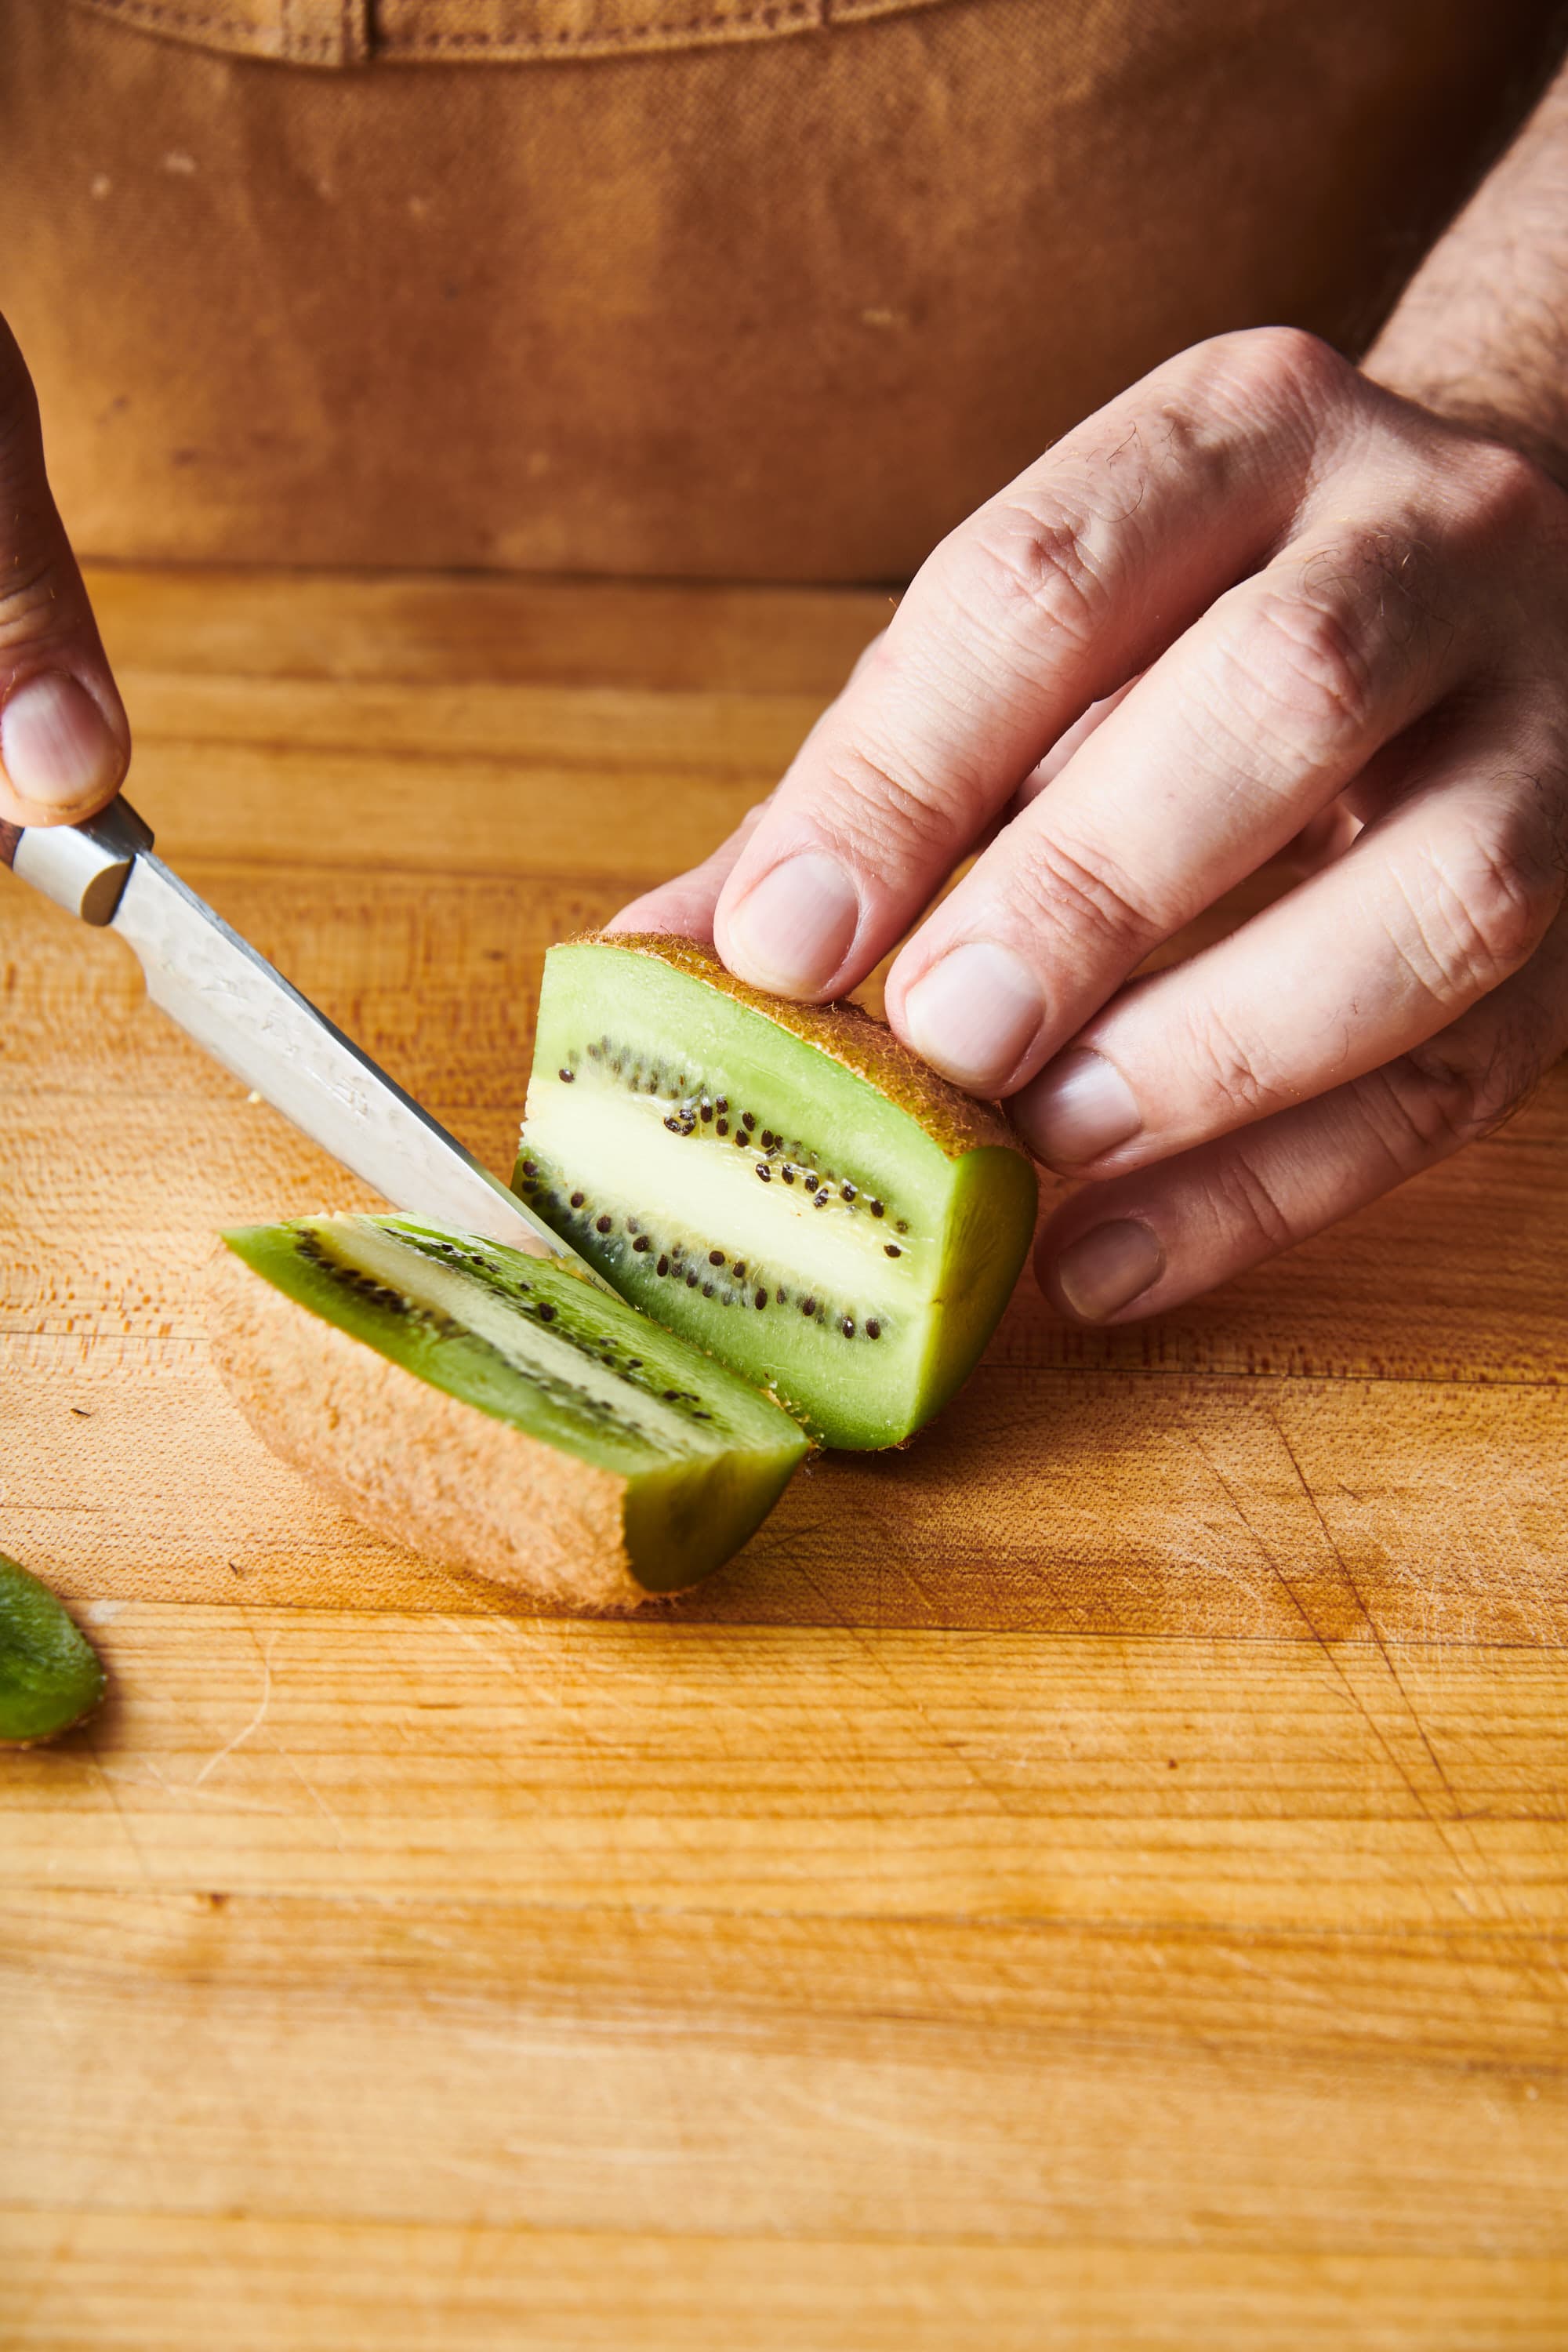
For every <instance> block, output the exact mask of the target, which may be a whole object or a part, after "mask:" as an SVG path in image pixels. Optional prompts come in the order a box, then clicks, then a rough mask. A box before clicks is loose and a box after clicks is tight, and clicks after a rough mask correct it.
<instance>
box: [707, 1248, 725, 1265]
mask: <svg viewBox="0 0 1568 2352" xmlns="http://www.w3.org/2000/svg"><path fill="white" fill-rule="evenodd" d="M708 1263H709V1265H723V1263H724V1253H723V1251H722V1250H710V1251H709V1253H708Z"/></svg>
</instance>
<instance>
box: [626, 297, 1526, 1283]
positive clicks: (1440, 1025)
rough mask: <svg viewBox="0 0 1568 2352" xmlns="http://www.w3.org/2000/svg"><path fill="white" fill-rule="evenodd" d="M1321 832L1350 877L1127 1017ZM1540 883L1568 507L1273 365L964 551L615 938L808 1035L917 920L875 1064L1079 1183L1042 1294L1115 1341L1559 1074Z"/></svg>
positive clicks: (1255, 347) (1089, 439) (1045, 487)
mask: <svg viewBox="0 0 1568 2352" xmlns="http://www.w3.org/2000/svg"><path fill="white" fill-rule="evenodd" d="M1129 681H1131V684H1129ZM1097 706H1099V707H1098V708H1097ZM1086 714H1087V716H1086ZM1053 747H1055V748H1054V749H1053ZM1309 828H1310V830H1311V831H1312V832H1313V833H1315V834H1316V835H1318V836H1319V838H1320V839H1324V838H1331V839H1332V840H1333V842H1334V844H1335V845H1336V847H1338V848H1339V851H1340V854H1339V855H1337V856H1333V857H1332V858H1331V861H1330V862H1328V863H1327V864H1324V865H1321V867H1320V869H1319V870H1318V871H1316V872H1315V873H1313V874H1311V875H1310V877H1309V878H1307V879H1305V880H1303V881H1302V882H1301V883H1300V885H1299V886H1298V887H1296V888H1294V889H1293V890H1292V891H1290V892H1289V895H1288V896H1287V897H1285V898H1283V899H1282V900H1280V901H1279V902H1278V903H1277V904H1275V905H1274V906H1272V907H1271V908H1268V910H1267V911H1265V912H1264V913H1262V914H1259V915H1258V916H1256V917H1254V918H1253V919H1252V920H1250V921H1249V922H1247V923H1246V924H1245V925H1244V926H1243V927H1242V928H1241V929H1239V930H1238V931H1236V932H1235V933H1233V934H1232V935H1231V936H1230V937H1229V938H1228V939H1226V940H1222V941H1221V942H1220V943H1219V944H1218V945H1216V946H1213V947H1210V948H1207V949H1205V950H1203V951H1202V952H1200V953H1198V954H1196V955H1194V956H1192V957H1190V958H1189V959H1188V960H1187V961H1184V962H1182V963H1180V964H1178V965H1176V966H1173V968H1171V969H1169V970H1166V971H1161V972H1159V973H1157V974H1155V975H1153V976H1152V977H1145V978H1143V979H1141V980H1131V979H1130V975H1131V973H1132V971H1134V969H1135V968H1136V967H1137V966H1138V965H1139V964H1140V963H1141V962H1142V961H1143V959H1144V958H1145V957H1146V956H1147V955H1148V954H1149V952H1150V950H1152V949H1153V948H1155V947H1156V946H1158V945H1159V944H1160V943H1161V942H1162V941H1163V940H1168V939H1170V938H1171V937H1172V936H1173V933H1175V932H1177V931H1178V930H1180V929H1182V927H1183V926H1184V925H1185V924H1186V923H1188V922H1189V921H1191V920H1192V919H1194V917H1195V916H1197V915H1199V914H1201V913H1202V912H1203V910H1204V909H1205V908H1207V907H1209V906H1210V905H1212V903H1213V902H1214V901H1215V899H1216V898H1219V897H1220V896H1221V895H1222V894H1223V893H1224V892H1225V891H1226V890H1228V889H1229V888H1230V887H1232V886H1233V885H1235V884H1236V883H1237V882H1239V881H1240V880H1241V879H1242V878H1243V877H1246V876H1247V875H1248V874H1250V873H1252V872H1253V871H1255V870H1256V869H1257V868H1258V866H1260V865H1262V864H1263V863H1264V862H1265V861H1266V860H1267V859H1268V858H1270V857H1272V856H1275V855H1276V854H1277V853H1279V852H1280V851H1282V850H1284V849H1285V848H1286V847H1287V845H1289V844H1290V843H1291V842H1292V841H1293V840H1296V839H1297V838H1299V837H1300V835H1302V834H1303V831H1304V829H1309ZM976 849H978V851H979V855H978V856H977V858H976V861H975V863H974V865H973V868H972V869H971V870H970V872H969V873H968V874H966V875H965V876H964V877H963V879H962V880H961V881H960V882H959V883H958V884H957V886H956V887H955V888H953V890H952V892H951V894H950V895H949V896H948V897H946V898H943V899H942V901H941V903H940V904H937V905H935V906H934V907H933V906H932V905H931V901H932V899H933V898H934V897H935V894H936V893H937V892H938V891H939V890H940V889H941V888H942V885H943V884H944V882H945V881H946V880H947V878H948V877H949V875H950V874H951V872H952V869H953V868H954V867H955V866H957V865H959V864H960V863H961V862H962V861H963V859H964V858H965V857H966V856H969V855H970V854H971V853H972V852H973V851H975V850H976ZM1565 857H1568V498H1564V496H1563V493H1562V492H1561V491H1560V490H1559V489H1558V488H1556V487H1555V486H1554V485H1553V483H1552V481H1551V480H1550V479H1549V478H1547V476H1546V475H1545V474H1543V473H1542V472H1541V471H1539V470H1538V469H1537V467H1535V466H1534V465H1533V464H1532V463H1531V462H1530V461H1529V460H1527V459H1526V458H1525V457H1522V456H1521V455H1519V454H1518V453H1517V452H1516V451H1514V450H1512V449H1511V448H1510V447H1507V446H1503V445H1502V444H1501V443H1499V442H1494V441H1489V440H1486V439H1484V438H1482V437H1480V436H1479V435H1477V434H1475V433H1473V432H1469V431H1467V430H1464V429H1462V428H1460V427H1458V426H1456V425H1451V424H1449V423H1447V422H1445V421H1443V420H1442V419H1440V418H1439V417H1437V416H1436V415H1433V414H1431V413H1430V412H1429V411H1427V410H1425V409H1423V408H1419V407H1417V406H1415V405H1414V404H1411V403H1409V402H1407V401H1405V400H1402V399H1400V398H1398V397H1396V396H1395V395H1394V394H1393V393H1391V392H1387V391H1385V390H1384V389H1383V388H1381V387H1380V386H1379V385H1377V384H1375V383H1373V382H1371V381H1370V380H1369V379H1368V378H1367V377H1366V376H1364V375H1363V374H1361V373H1358V372H1357V371H1356V370H1354V369H1353V368H1352V367H1351V366H1350V365H1349V364H1348V363H1347V362H1344V361H1342V359H1340V358H1339V357H1338V356H1337V355H1336V354H1335V353H1334V352H1331V350H1330V349H1329V348H1328V347H1327V346H1326V345H1324V344H1322V343H1320V342H1318V341H1316V340H1315V339H1313V338H1312V337H1310V336H1308V335H1305V334H1302V333H1299V332H1297V331H1292V330H1283V329H1268V330H1264V331H1252V332H1247V333H1242V334H1237V335H1232V336H1226V337H1223V338H1220V339H1219V340H1217V341H1213V342H1209V343H1205V344H1201V345H1199V346H1197V347H1196V348H1195V349H1194V350H1192V351H1190V352H1185V353H1184V354H1183V355H1182V356H1181V357H1180V358H1178V359H1176V360H1174V361H1173V362H1170V364H1168V365H1167V366H1164V367H1163V368H1160V369H1158V370H1157V371H1156V372H1155V373H1153V374H1152V375H1150V376H1148V377H1146V378H1145V379H1144V380H1143V381H1142V383H1138V384H1136V385H1134V386H1133V387H1132V389H1131V391H1130V392H1128V393H1126V394H1123V395H1122V396H1121V398H1120V399H1118V400H1116V401H1113V402H1112V403H1111V404H1110V405H1109V406H1108V407H1106V408H1104V409H1102V410H1100V412H1099V414H1098V415H1094V416H1092V417H1090V418H1089V420H1088V421H1087V423H1085V424H1084V425H1080V426H1079V428H1078V429H1077V430H1076V431H1075V432H1073V433H1072V434H1070V435H1068V436H1067V438H1066V439H1065V440H1063V441H1062V442H1060V443H1059V444H1058V446H1057V447H1056V448H1054V449H1053V450H1052V451H1051V452H1050V453H1049V454H1048V455H1047V457H1043V458H1042V459H1041V460H1040V461H1039V463H1038V464H1037V465H1036V466H1033V467H1030V468H1029V470H1028V471H1027V472H1026V473H1025V474H1023V475H1022V476H1020V477H1019V478H1018V479H1017V480H1016V481H1015V482H1014V483H1013V484H1011V485H1010V486H1009V488H1006V489H1005V490H1004V491H1003V492H1001V493H1000V495H999V496H998V497H996V498H995V499H992V500H991V501H990V502H989V503H988V504H987V505H986V506H984V507H983V508H981V509H980V510H979V511H978V513H976V514H975V515H973V516H972V517H971V518H970V520H968V521H967V522H965V523H964V524H963V525H962V526H961V527H960V528H959V530H956V531H954V532H953V533H952V536H951V538H949V539H948V540H947V541H944V542H943V544H942V546H941V547H939V548H938V549H937V551H936V552H935V553H934V554H933V555H932V556H931V559H930V561H929V562H927V564H926V565H925V567H924V568H923V570H922V571H921V572H920V574H919V575H918V577H917V578H916V580H915V581H914V583H913V584H912V585H911V587H910V590H909V593H908V594H907V595H906V596H905V598H904V600H903V602H902V604H901V605H900V609H899V611H898V613H897V614H896V616H895V618H894V620H893V622H892V624H891V625H890V626H889V629H888V630H887V632H886V633H885V635H883V636H882V637H881V638H879V640H878V641H877V643H876V644H875V646H872V647H871V648H869V649H868V654H867V655H866V656H864V657H863V658H862V661H861V664H860V666H859V667H858V670H857V672H856V674H855V676H854V677H852V678H851V680H850V682H849V684H848V686H847V688H846V689H845V691H844V692H843V694H842V695H841V696H840V697H839V698H838V700H837V702H836V703H835V704H834V705H833V706H832V708H831V709H829V710H828V711H827V712H826V714H825V715H824V717H823V719H821V720H820V721H819V723H818V724H817V726H816V729H815V730H814V731H813V733H812V734H811V736H810V738H809V739H808V740H807V741H806V743H805V746H804V747H803V749H802V751H801V752H800V754H799V756H798V757H797V758H796V760H795V762H794V764H793V766H792V767H791V769H790V771H789V772H788V774H787V775H786V776H785V777H784V781H783V782H782V783H781V784H780V785H779V787H778V789H777V790H776V792H775V793H773V795H772V797H771V799H770V800H769V801H768V802H767V803H765V804H764V806H763V809H762V810H761V811H754V812H753V813H752V817H751V818H749V819H748V821H747V823H746V824H744V825H743V826H742V828H741V831H740V832H739V833H738V834H736V835H734V836H733V837H732V839H731V841H730V842H729V843H727V844H725V845H724V847H723V849H721V851H720V852H718V853H717V854H716V856H714V857H713V858H711V859H710V861H709V862H708V864H707V865H706V866H703V867H701V868H700V869H699V870H698V871H697V872H696V873H694V874H691V875H688V876H685V877H681V878H680V879H679V880H678V881H676V882H674V883H671V884H669V885H668V886H666V887H665V888H664V889H662V890H658V891H655V892H653V893H651V894H650V895H649V896H648V897H647V898H643V899H640V900H638V901H637V903H636V904H635V906H633V907H631V908H627V909H626V911H625V913H624V915H623V916H621V917H620V918H618V919H617V920H618V921H619V922H620V923H621V924H622V925H623V926H626V927H630V926H632V925H637V926H640V927H645V928H653V927H661V926H662V927H666V928H681V929H690V930H694V931H698V932H700V933H707V932H710V933H711V936H712V937H713V939H714V940H715V941H716V943H717V945H718V948H719V950H720V952H721V955H722V956H723V958H724V960H725V961H726V962H727V963H728V964H729V965H730V966H731V969H732V970H733V971H737V972H738V973H740V974H742V976H743V977H744V978H746V979H748V980H750V981H752V982H755V983H757V984H758V985H760V986H763V987H766V988H770V989H773V990H775V991H777V992H779V993H781V994H783V995H786V996H793V997H797V998H803V999H808V1000H820V999H826V998H830V997H835V996H840V995H842V994H844V993H845V992H847V990H849V989H852V988H853V987H855V986H856V985H857V983H858V982H860V981H861V980H863V979H864V978H865V976H866V974H867V973H868V971H870V970H871V968H872V966H873V965H874V964H875V963H876V962H877V961H878V960H879V958H880V957H881V956H882V955H884V954H885V953H886V952H887V951H888V950H889V949H890V948H892V947H893V946H894V945H895V944H896V942H897V941H898V940H899V939H900V937H901V936H902V935H903V934H904V933H905V932H906V931H907V930H908V929H910V926H911V925H914V926H915V929H914V930H913V935H912V937H910V939H909V940H908V941H907V943H906V944H905V946H904V947H903V949H902V950H901V952H900V954H899V956H898V958H897V961H895V963H894V965H893V968H892V971H891V975H890V978H889V983H888V989H887V1009H888V1017H889V1021H890V1022H891V1024H892V1026H893V1027H894V1029H895V1030H896V1031H897V1032H898V1034H900V1036H901V1037H903V1038H904V1039H905V1040H906V1041H907V1042H908V1043H909V1044H910V1045H912V1046H913V1047H914V1048H915V1049H916V1051H917V1052H919V1053H920V1054H921V1055H924V1057H925V1058H926V1060H927V1061H928V1062H930V1063H931V1064H932V1065H933V1066H935V1067H936V1068H938V1069H940V1070H942V1071H945V1072H946V1073H947V1074H948V1075H949V1076H951V1077H953V1078H955V1079H956V1080H957V1081H958V1082H959V1084H960V1085H962V1086H964V1087H969V1088H971V1089H972V1090H973V1092H975V1093H977V1094H981V1095H987V1096H997V1097H1006V1098H1007V1106H1008V1108H1009V1109H1010V1111H1011V1113H1012V1116H1013V1118H1014V1119H1015V1121H1016V1124H1017V1127H1018V1129H1019V1131H1020V1133H1021V1134H1022V1135H1023V1137H1024V1138H1025V1139H1026V1141H1027V1142H1028V1143H1029V1145H1030V1146H1031V1147H1032V1149H1033V1150H1035V1151H1036V1152H1037V1155H1038V1156H1039V1157H1040V1158H1041V1159H1042V1160H1045V1161H1046V1162H1047V1164H1048V1165H1049V1166H1050V1167H1052V1168H1055V1169H1057V1170H1058V1171H1061V1172H1063V1173H1066V1174H1068V1175H1072V1176H1075V1177H1084V1178H1088V1179H1089V1180H1091V1181H1089V1183H1088V1184H1087V1185H1086V1186H1085V1188H1084V1189H1083V1190H1081V1191H1080V1192H1078V1193H1076V1194H1075V1195H1074V1196H1073V1197H1072V1198H1071V1199H1070V1200H1069V1201H1068V1203H1067V1204H1066V1205H1065V1207H1064V1208H1062V1209H1061V1210H1060V1211H1058V1213H1057V1215H1056V1216H1055V1218H1054V1219H1053V1220H1052V1222H1051V1223H1050V1225H1049V1226H1048V1228H1047V1232H1046V1234H1045V1235H1044V1236H1043V1238H1042V1243H1041V1248H1040V1255H1039V1259H1038V1271H1039V1274H1040V1277H1041V1280H1042V1282H1043V1284H1044V1286H1045V1287H1046V1289H1047V1293H1048V1294H1049V1295H1050V1296H1051V1297H1053V1298H1054V1299H1055V1301H1056V1302H1057V1304H1058V1306H1060V1307H1062V1308H1063V1309H1064V1310H1065V1311H1066V1312H1068V1313H1069V1314H1071V1315H1074V1316H1076V1317H1078V1318H1080V1319H1084V1320H1089V1321H1096V1322H1102V1321H1121V1320H1127V1319H1131V1318H1133V1317H1136V1316H1140V1315H1144V1314H1149V1313H1152V1312H1155V1311H1158V1310H1159V1309H1162V1308H1165V1307H1173V1306H1175V1305H1177V1304H1179V1303H1180V1302H1181V1301H1182V1300H1184V1299H1185V1298H1188V1297H1193V1296H1194V1295H1195V1294H1196V1293H1198V1292H1201V1291H1204V1290H1206V1289H1207V1288H1209V1287H1210V1286H1212V1285H1213V1284H1215V1283H1217V1282H1220V1281H1223V1280H1224V1279H1225V1278H1226V1276H1231V1275H1234V1274H1237V1273H1238V1272H1240V1271H1241V1270H1242V1269H1243V1268H1245V1267H1247V1266H1249V1265H1253V1264H1255V1263H1256V1262H1258V1260H1259V1259H1261V1258H1263V1257H1265V1256H1268V1255H1270V1254H1271V1253H1272V1252H1274V1251H1276V1250H1279V1249H1280V1248H1283V1247H1286V1246H1288V1245H1289V1244H1291V1243H1293V1242H1295V1241H1298V1240H1300V1239H1302V1238H1303V1237H1304V1236H1305V1235H1307V1234H1311V1233H1315V1232H1318V1231H1319V1230H1321V1228H1322V1227H1324V1226H1325V1225H1328V1224H1330V1223H1332V1222H1333V1221H1334V1220H1335V1219H1337V1218H1339V1217H1342V1216H1343V1215H1345V1214H1346V1213H1348V1212H1350V1211H1351V1210H1352V1209H1355V1208H1357V1207H1359V1206H1361V1205H1362V1204H1363V1202H1367V1201H1370V1200H1372V1199H1373V1198H1374V1197H1375V1196H1376V1195H1378V1194H1379V1193H1382V1192H1385V1191H1387V1190H1388V1189H1389V1188H1390V1187H1391V1186H1393V1185H1394V1184H1396V1183H1398V1182H1399V1181H1402V1180H1403V1179H1404V1178H1405V1177H1406V1176H1409V1175H1411V1174H1413V1173H1415V1171H1417V1170H1418V1169H1422V1168H1425V1167H1426V1166H1429V1165H1430V1164H1431V1163H1432V1162H1434V1161H1435V1160H1439V1159H1441V1158H1442V1157H1443V1156H1444V1155H1445V1154H1446V1153H1447V1152H1449V1151H1451V1150H1454V1149H1455V1148H1456V1147H1457V1146H1458V1145H1459V1144H1460V1143H1462V1142H1464V1141H1465V1140H1466V1139H1468V1138H1469V1137H1471V1136H1476V1135H1479V1134H1482V1133H1484V1132H1485V1131H1486V1130H1487V1129H1489V1128H1490V1127H1492V1126H1493V1125H1495V1124H1496V1123H1497V1122H1498V1121H1499V1120H1500V1118H1503V1117H1504V1116H1505V1115H1506V1113H1507V1112H1508V1111H1509V1110H1510V1109H1511V1108H1513V1107H1514V1106H1515V1105H1516V1104H1517V1103H1518V1102H1519V1101H1520V1100H1521V1097H1523V1096H1524V1095H1525V1094H1526V1093H1527V1092H1528V1091H1529V1089H1530V1087H1531V1084H1532V1083H1533V1081H1534V1080H1535V1079H1536V1078H1537V1076H1539V1075H1540V1074H1541V1072H1542V1070H1543V1069H1544V1068H1545V1066H1547V1065H1548V1064H1549V1063H1550V1062H1551V1061H1552V1059H1554V1058H1555V1056H1556V1055H1558V1054H1559V1053H1560V1052H1561V1051H1562V1050H1563V1046H1564V1045H1568V917H1565V916H1564V915H1563V912H1562V908H1563V896H1564V859H1565Z"/></svg>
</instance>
